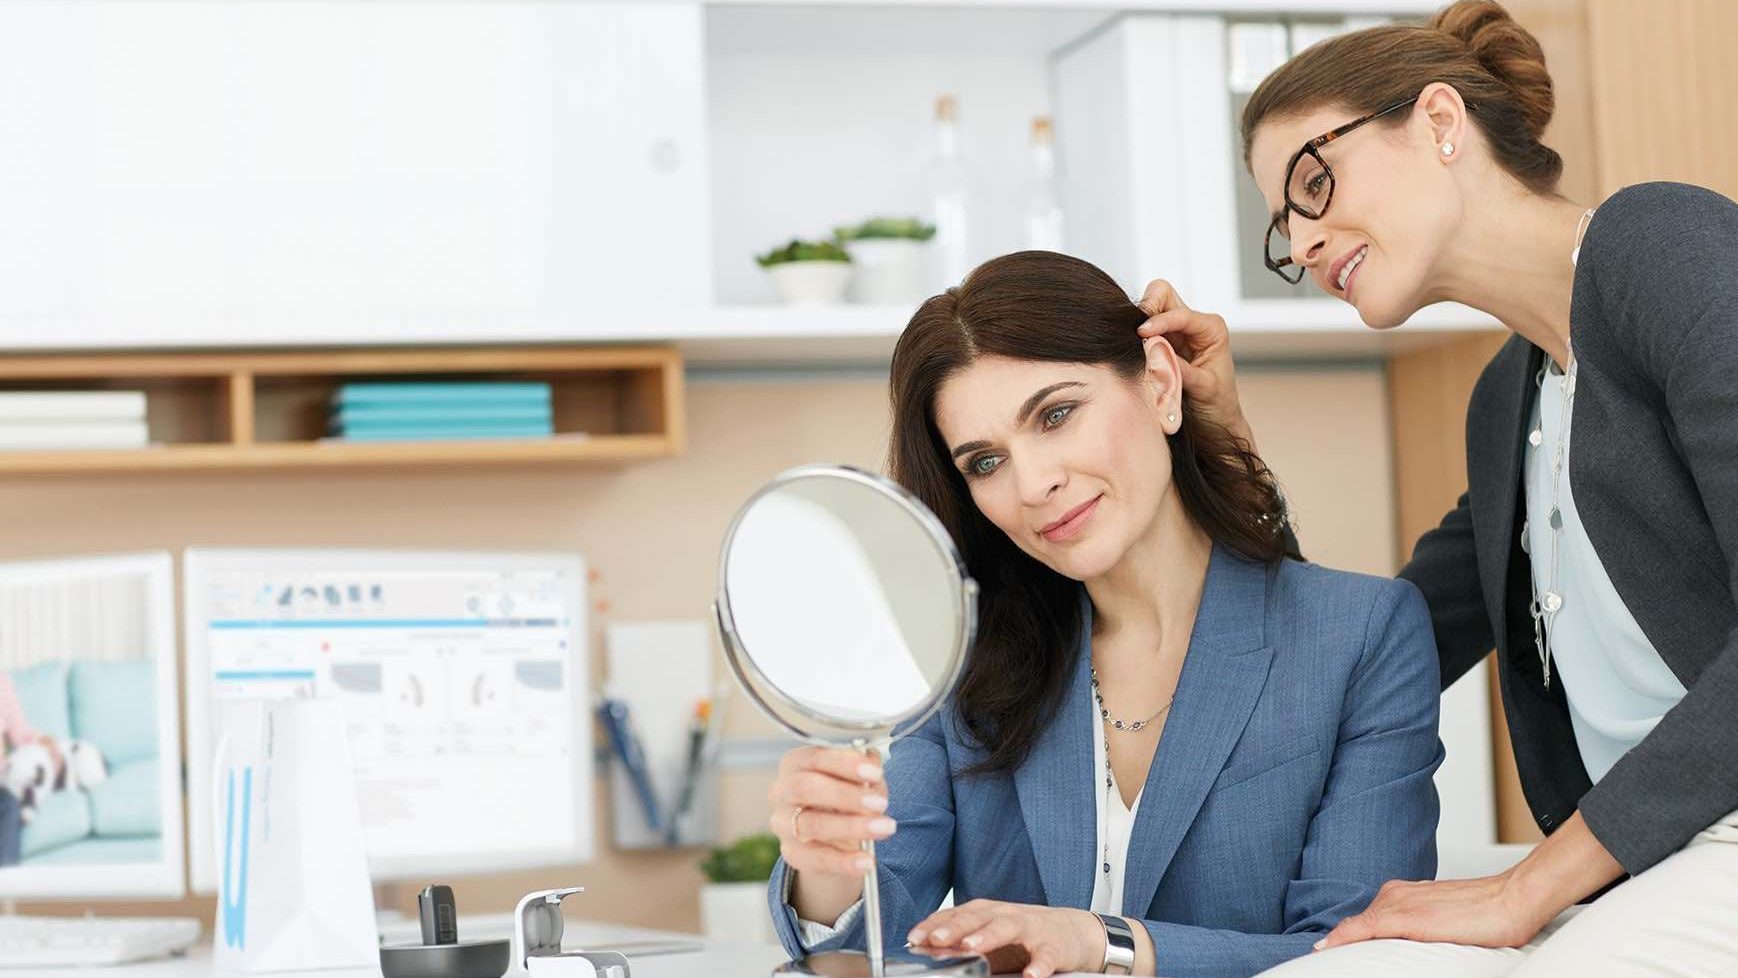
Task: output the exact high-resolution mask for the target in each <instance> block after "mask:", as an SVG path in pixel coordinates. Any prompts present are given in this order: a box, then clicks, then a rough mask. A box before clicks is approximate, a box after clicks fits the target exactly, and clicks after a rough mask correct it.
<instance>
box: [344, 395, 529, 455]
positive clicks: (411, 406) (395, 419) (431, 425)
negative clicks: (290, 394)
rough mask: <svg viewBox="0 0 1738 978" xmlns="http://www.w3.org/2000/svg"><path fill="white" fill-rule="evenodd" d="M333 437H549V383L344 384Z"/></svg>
mask: <svg viewBox="0 0 1738 978" xmlns="http://www.w3.org/2000/svg"><path fill="white" fill-rule="evenodd" d="M328 426H329V429H330V432H331V434H332V437H333V438H335V439H338V440H341V441H350V442H387V441H454V440H469V439H476V438H547V437H549V436H550V435H551V434H553V433H554V431H555V421H554V416H553V414H552V413H551V411H550V396H549V385H548V384H544V383H536V382H530V381H481V382H470V383H458V382H440V381H435V382H423V381H387V382H372V383H352V384H344V385H342V386H340V387H339V388H338V390H337V391H336V392H335V393H334V394H333V395H332V402H331V414H330V418H329V425H328Z"/></svg>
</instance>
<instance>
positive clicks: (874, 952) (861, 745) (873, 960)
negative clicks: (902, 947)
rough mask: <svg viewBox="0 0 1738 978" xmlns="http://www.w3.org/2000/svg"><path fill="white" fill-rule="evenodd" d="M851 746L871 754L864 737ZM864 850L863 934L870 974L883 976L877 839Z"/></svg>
mask: <svg viewBox="0 0 1738 978" xmlns="http://www.w3.org/2000/svg"><path fill="white" fill-rule="evenodd" d="M851 747H852V748H853V749H855V750H856V751H857V753H859V754H862V755H864V756H865V757H867V756H868V755H869V751H870V747H869V742H868V741H867V740H864V739H863V738H862V737H858V738H857V739H856V740H854V741H852V742H851ZM863 851H864V852H865V853H867V854H868V856H869V868H868V869H865V870H864V871H863V926H864V928H865V929H864V932H863V935H864V939H865V940H866V941H867V942H868V948H869V974H870V976H871V978H883V976H884V975H885V974H886V973H887V963H886V962H887V955H886V952H885V949H884V948H883V947H882V940H881V874H880V871H879V870H878V869H877V868H876V865H877V861H876V859H875V840H874V839H864V840H863Z"/></svg>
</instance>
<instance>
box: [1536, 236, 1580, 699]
mask: <svg viewBox="0 0 1738 978" xmlns="http://www.w3.org/2000/svg"><path fill="white" fill-rule="evenodd" d="M1592 220H1593V208H1591V207H1589V208H1588V209H1587V210H1586V211H1585V212H1584V213H1582V215H1581V219H1580V220H1579V221H1576V222H1575V247H1574V248H1572V249H1570V251H1569V264H1570V265H1571V266H1576V265H1579V264H1580V263H1581V237H1582V235H1584V234H1586V233H1587V226H1588V225H1589V224H1590V223H1591V222H1592ZM1563 351H1564V353H1563V355H1564V359H1566V360H1567V361H1568V369H1567V370H1566V371H1565V372H1564V374H1563V414H1562V417H1561V418H1559V419H1558V425H1557V446H1556V450H1555V451H1554V452H1553V453H1552V455H1551V515H1550V516H1549V517H1548V519H1549V521H1550V526H1551V576H1550V578H1549V579H1548V580H1547V582H1546V586H1545V593H1544V594H1540V593H1539V588H1538V585H1536V584H1535V585H1534V586H1533V600H1532V601H1531V602H1529V603H1528V605H1527V614H1528V616H1529V617H1531V618H1532V619H1533V649H1534V651H1536V652H1537V653H1538V655H1539V671H1540V672H1541V673H1543V674H1544V677H1545V688H1546V689H1550V688H1551V643H1550V641H1549V632H1550V630H1551V626H1552V623H1553V622H1555V621H1556V619H1557V612H1559V611H1562V610H1563V592H1561V591H1559V590H1558V589H1557V555H1558V546H1557V545H1558V541H1559V539H1560V538H1561V536H1562V530H1563V510H1562V508H1561V502H1562V495H1563V491H1562V490H1563V470H1564V469H1566V468H1568V467H1569V419H1570V418H1571V417H1572V416H1573V414H1574V410H1575V375H1576V373H1577V372H1578V371H1577V367H1578V366H1579V364H1578V363H1577V361H1576V359H1575V349H1574V347H1573V346H1572V345H1571V343H1570V341H1569V340H1565V341H1564V343H1563ZM1550 368H1551V365H1550V364H1549V363H1547V364H1545V365H1543V366H1541V367H1540V368H1539V373H1538V375H1537V376H1536V377H1535V378H1534V383H1535V384H1537V385H1538V386H1539V388H1540V390H1543V389H1544V385H1545V372H1546V371H1547V370H1549V369H1550ZM1543 441H1544V432H1543V431H1542V430H1541V429H1540V428H1534V429H1533V430H1532V431H1530V432H1528V433H1527V443H1528V444H1529V445H1532V446H1533V448H1534V450H1537V449H1539V448H1540V447H1541V443H1542V442H1543ZM1530 528H1531V527H1530V524H1528V523H1527V522H1526V521H1522V523H1521V549H1522V550H1523V551H1526V552H1527V554H1528V556H1531V555H1532V551H1531V549H1530V547H1529V545H1528V543H1527V536H1528V531H1529V530H1530Z"/></svg>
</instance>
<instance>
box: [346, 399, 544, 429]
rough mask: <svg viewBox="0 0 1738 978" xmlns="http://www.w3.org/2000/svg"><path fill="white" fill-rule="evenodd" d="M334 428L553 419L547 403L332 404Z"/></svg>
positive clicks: (459, 425) (472, 424) (465, 425)
mask: <svg viewBox="0 0 1738 978" xmlns="http://www.w3.org/2000/svg"><path fill="white" fill-rule="evenodd" d="M329 420H330V421H331V425H332V427H333V429H334V430H337V429H349V428H353V427H359V426H368V425H379V426H382V427H388V428H404V427H417V426H419V425H432V426H435V427H442V426H444V427H452V428H469V427H475V426H478V425H484V426H487V425H523V424H537V425H544V426H548V425H549V424H550V422H551V420H552V417H551V413H550V408H549V405H547V404H525V405H513V404H493V403H490V404H393V405H380V406H378V407H376V406H369V405H363V406H360V407H340V408H334V409H333V411H332V413H331V416H330V419H329Z"/></svg>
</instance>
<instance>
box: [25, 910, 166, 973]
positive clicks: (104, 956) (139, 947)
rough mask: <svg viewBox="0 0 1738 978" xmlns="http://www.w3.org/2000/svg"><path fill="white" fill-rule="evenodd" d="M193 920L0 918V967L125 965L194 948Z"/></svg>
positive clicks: (159, 918)
mask: <svg viewBox="0 0 1738 978" xmlns="http://www.w3.org/2000/svg"><path fill="white" fill-rule="evenodd" d="M198 940H199V921H198V920H196V919H194V918H192V917H10V916H0V968H39V967H42V966H43V965H99V964H122V963H124V962H127V961H142V960H144V959H146V958H157V957H162V956H163V955H166V954H173V953H175V952H177V951H184V950H186V949H187V948H189V947H192V946H193V944H194V943H195V942H197V941H198Z"/></svg>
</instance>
